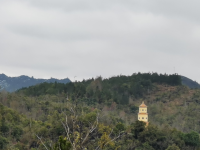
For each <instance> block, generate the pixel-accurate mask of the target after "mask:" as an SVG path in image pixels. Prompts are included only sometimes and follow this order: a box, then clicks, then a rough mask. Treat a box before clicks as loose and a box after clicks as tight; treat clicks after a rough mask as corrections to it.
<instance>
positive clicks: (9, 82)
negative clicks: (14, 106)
mask: <svg viewBox="0 0 200 150" xmlns="http://www.w3.org/2000/svg"><path fill="white" fill-rule="evenodd" d="M43 82H47V83H54V82H58V83H69V82H71V81H70V80H69V79H68V78H66V79H61V80H59V79H55V78H51V79H35V78H33V77H28V76H25V75H22V76H19V77H8V76H6V75H5V74H0V90H3V89H4V90H6V91H8V92H14V91H16V90H18V89H20V88H22V87H29V86H32V85H36V84H40V83H43Z"/></svg>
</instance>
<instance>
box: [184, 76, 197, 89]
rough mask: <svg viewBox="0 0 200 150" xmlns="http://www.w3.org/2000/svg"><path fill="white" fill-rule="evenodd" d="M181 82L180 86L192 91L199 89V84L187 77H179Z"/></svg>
mask: <svg viewBox="0 0 200 150" xmlns="http://www.w3.org/2000/svg"><path fill="white" fill-rule="evenodd" d="M181 80H182V84H183V85H186V86H188V87H189V88H192V89H195V88H200V85H199V83H197V82H196V81H193V80H191V79H189V78H187V77H184V76H181Z"/></svg>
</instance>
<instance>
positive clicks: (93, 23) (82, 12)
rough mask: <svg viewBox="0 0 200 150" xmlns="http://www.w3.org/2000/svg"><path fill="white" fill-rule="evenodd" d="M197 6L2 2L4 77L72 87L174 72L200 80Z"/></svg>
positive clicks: (138, 0) (142, 1)
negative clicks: (85, 81)
mask: <svg viewBox="0 0 200 150" xmlns="http://www.w3.org/2000/svg"><path fill="white" fill-rule="evenodd" d="M199 6H200V1H199V0H191V1H184V0H176V1H174V0H162V1H161V0H98V1H97V0H0V56H1V57H0V73H4V74H6V75H8V76H19V75H22V74H23V75H28V76H34V77H35V78H50V77H55V78H59V79H61V78H66V77H69V78H70V79H71V80H72V81H73V80H74V79H76V80H77V79H78V80H82V79H87V78H91V77H96V76H99V75H101V76H102V77H104V78H107V77H111V76H114V75H119V74H123V75H131V74H132V73H135V72H158V73H167V74H171V73H174V72H176V73H178V74H180V75H184V76H187V77H189V78H191V79H193V80H196V81H197V82H200V69H199V64H200V59H199V56H200V50H199V48H200V16H199V14H200V9H199ZM74 76H77V77H76V78H74Z"/></svg>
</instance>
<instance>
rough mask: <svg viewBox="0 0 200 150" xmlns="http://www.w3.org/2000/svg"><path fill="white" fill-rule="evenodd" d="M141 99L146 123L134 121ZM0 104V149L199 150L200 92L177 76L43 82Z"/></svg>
mask: <svg viewBox="0 0 200 150" xmlns="http://www.w3.org/2000/svg"><path fill="white" fill-rule="evenodd" d="M142 101H145V103H146V104H147V105H148V113H149V120H150V124H149V126H148V127H145V124H144V123H143V122H140V121H136V120H137V112H138V106H139V105H140V104H141V102H142ZM0 103H1V105H0V107H1V109H0V118H1V119H0V149H16V150H17V149H18V150H30V149H32V150H36V149H41V150H45V149H49V150H50V149H53V150H60V149H61V150H67V149H69V150H70V149H77V150H79V149H91V150H93V149H105V150H125V149H127V150H179V149H181V150H192V149H193V150H195V149H196V150H197V149H198V148H199V146H200V140H199V132H200V118H199V117H198V116H199V115H200V105H199V104H200V90H198V89H193V90H191V89H189V88H187V87H185V86H182V85H181V78H180V76H178V75H158V74H156V73H153V74H150V73H147V74H141V73H138V74H133V75H132V76H117V77H112V78H109V79H102V78H101V77H98V78H96V79H90V80H86V81H82V82H75V83H68V84H60V83H56V82H55V83H43V84H39V85H36V86H32V87H29V88H24V89H21V90H19V91H18V92H16V93H7V92H1V93H0ZM66 117H67V118H66ZM175 128H176V129H175ZM2 143H3V144H2Z"/></svg>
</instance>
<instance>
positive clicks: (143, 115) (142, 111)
mask: <svg viewBox="0 0 200 150" xmlns="http://www.w3.org/2000/svg"><path fill="white" fill-rule="evenodd" d="M138 120H139V121H143V122H145V123H146V124H147V125H148V123H149V122H148V113H147V106H146V105H145V104H144V102H142V104H141V105H140V106H139V113H138Z"/></svg>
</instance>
